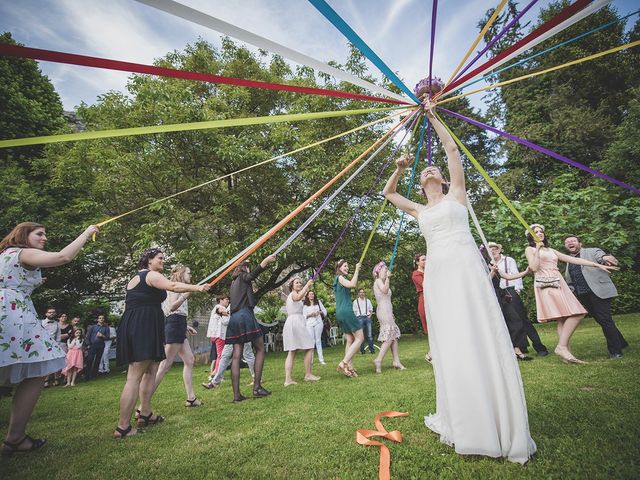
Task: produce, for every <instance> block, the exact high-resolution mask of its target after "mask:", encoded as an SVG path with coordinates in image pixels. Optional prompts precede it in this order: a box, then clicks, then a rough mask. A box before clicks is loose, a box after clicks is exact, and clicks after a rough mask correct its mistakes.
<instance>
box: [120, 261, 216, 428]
mask: <svg viewBox="0 0 640 480" xmlns="http://www.w3.org/2000/svg"><path fill="white" fill-rule="evenodd" d="M138 268H139V269H140V271H139V272H138V274H137V275H136V276H135V277H133V278H132V279H131V280H129V283H128V284H127V295H126V298H125V310H124V314H123V315H122V320H121V321H120V325H118V336H117V349H116V352H117V361H118V365H124V364H128V365H129V370H128V372H127V383H125V385H124V389H123V390H122V395H121V396H120V418H119V419H118V426H117V427H116V431H115V432H114V434H113V435H114V437H115V438H124V437H127V436H131V435H135V434H136V433H137V429H132V428H131V413H132V411H133V407H134V405H135V403H136V400H137V399H138V398H140V413H139V415H138V422H137V425H138V427H142V426H147V425H154V424H156V423H158V422H161V421H163V420H164V418H163V417H161V416H159V415H154V414H153V412H152V411H151V396H152V395H153V392H154V390H155V378H156V373H157V371H158V365H159V363H160V362H161V361H162V360H164V358H165V353H164V313H163V312H162V306H161V305H162V302H163V301H164V300H165V298H167V292H166V291H167V290H168V291H171V292H176V293H185V292H206V291H207V290H209V288H210V286H209V285H208V284H204V285H191V284H188V283H181V282H172V281H170V280H168V279H167V278H165V277H164V276H163V275H162V273H161V272H162V270H163V269H164V254H163V253H162V250H160V249H159V248H150V249H147V250H145V251H144V253H143V254H142V257H141V258H140V262H139V264H138Z"/></svg>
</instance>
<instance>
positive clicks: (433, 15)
mask: <svg viewBox="0 0 640 480" xmlns="http://www.w3.org/2000/svg"><path fill="white" fill-rule="evenodd" d="M437 16H438V0H433V4H432V5H431V43H430V44H429V94H431V91H432V90H431V80H432V79H433V51H434V45H435V43H436V18H437Z"/></svg>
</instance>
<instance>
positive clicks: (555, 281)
mask: <svg viewBox="0 0 640 480" xmlns="http://www.w3.org/2000/svg"><path fill="white" fill-rule="evenodd" d="M533 284H534V286H535V287H536V288H560V278H559V277H536V279H535V280H534V282H533Z"/></svg>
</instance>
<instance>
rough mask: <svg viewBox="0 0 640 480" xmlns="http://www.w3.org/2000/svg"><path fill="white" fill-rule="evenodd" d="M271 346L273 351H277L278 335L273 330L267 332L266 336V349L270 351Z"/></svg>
mask: <svg viewBox="0 0 640 480" xmlns="http://www.w3.org/2000/svg"><path fill="white" fill-rule="evenodd" d="M269 348H271V351H273V352H275V351H276V336H275V335H274V334H273V333H271V332H267V333H266V334H265V336H264V351H265V352H268V351H269Z"/></svg>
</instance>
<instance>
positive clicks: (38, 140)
mask: <svg viewBox="0 0 640 480" xmlns="http://www.w3.org/2000/svg"><path fill="white" fill-rule="evenodd" d="M406 108H411V106H407V105H403V106H399V107H383V108H362V109H358V110H338V111H331V112H312V113H294V114H286V115H267V116H264V117H247V118H232V119H227V120H211V121H206V122H192V123H176V124H170V125H152V126H149V127H134V128H120V129H111V130H98V131H94V132H81V133H68V134H63V135H45V136H42V137H27V138H16V139H13V140H1V141H0V148H8V147H21V146H25V145H39V144H47V143H58V142H72V141H78V140H94V139H96V138H113V137H126V136H131V135H147V134H149V133H168V132H185V131H190V130H206V129H213V128H224V127H240V126H247V125H262V124H265V123H279V122H297V121H300V120H317V119H319V118H332V117H346V116H348V115H364V114H367V113H375V112H383V111H386V110H398V109H406Z"/></svg>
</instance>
